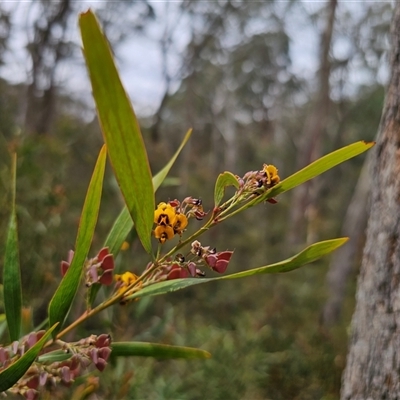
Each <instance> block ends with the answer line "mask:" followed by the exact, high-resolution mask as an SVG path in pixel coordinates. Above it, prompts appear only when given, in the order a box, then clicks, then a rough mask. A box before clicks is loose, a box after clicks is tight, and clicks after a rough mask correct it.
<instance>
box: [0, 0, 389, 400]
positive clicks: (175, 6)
mask: <svg viewBox="0 0 400 400" xmlns="http://www.w3.org/2000/svg"><path fill="white" fill-rule="evenodd" d="M89 5H90V6H91V7H92V8H93V9H94V10H95V11H96V13H97V15H98V17H99V18H100V19H101V21H102V24H103V27H104V29H105V31H106V33H107V35H108V38H109V40H110V42H111V45H112V47H113V49H114V51H115V53H116V57H117V61H118V62H119V63H120V65H123V66H124V68H126V67H128V68H129V64H128V65H127V63H131V64H132V71H133V70H134V64H135V63H139V64H140V63H142V62H143V60H144V59H145V58H146V57H150V55H148V54H146V53H145V52H143V53H142V52H138V53H136V54H135V53H132V51H133V49H134V46H132V43H133V42H136V43H140V42H143V43H146V41H151V43H152V46H153V48H155V49H157V60H158V63H157V65H155V69H156V67H157V68H158V69H159V73H158V74H156V73H155V72H151V71H147V73H148V74H149V75H148V76H147V77H146V76H144V77H142V76H130V77H129V76H128V75H124V80H126V81H127V87H130V86H132V87H133V88H134V87H135V84H137V85H139V86H140V85H141V87H143V86H144V87H145V85H142V84H141V82H142V81H143V80H146V79H147V80H146V82H147V81H149V80H150V81H151V79H152V73H154V76H155V78H154V82H153V85H154V86H156V92H157V93H158V98H157V99H156V100H155V101H153V102H152V104H151V106H149V101H148V100H146V89H143V88H142V89H141V91H140V93H139V94H138V92H135V91H134V90H133V93H131V94H132V98H133V100H134V107H135V109H136V110H137V111H138V116H139V119H140V122H141V126H142V132H143V135H144V137H145V141H146V145H147V148H148V152H149V157H150V161H151V168H152V171H153V174H154V173H156V172H157V171H158V170H159V169H160V168H162V167H163V166H164V165H165V163H166V162H167V161H168V160H169V158H170V157H171V156H172V154H173V152H174V151H175V149H176V148H177V147H178V145H179V143H180V141H181V139H182V138H183V136H184V133H185V132H186V131H187V130H188V128H190V127H192V128H193V129H194V133H193V136H192V138H191V139H190V141H189V144H188V145H187V146H186V148H185V149H184V151H183V153H182V155H181V156H180V158H179V159H178V161H177V163H176V165H175V166H174V168H173V171H172V173H171V174H170V178H169V179H168V180H167V182H166V185H165V186H164V187H162V188H161V189H160V190H159V191H158V192H157V199H156V200H157V201H165V200H168V199H174V198H178V199H183V198H184V197H186V196H189V195H191V196H193V197H199V198H202V199H203V204H204V206H205V209H209V208H210V207H212V195H213V188H214V182H215V179H216V177H217V175H218V174H219V173H220V172H222V171H224V170H230V171H232V172H233V173H235V174H238V175H243V174H244V173H245V172H246V171H248V170H255V169H260V168H261V167H262V164H263V163H268V164H270V163H272V164H275V165H276V166H277V167H278V168H279V175H280V176H281V178H285V177H286V176H288V175H290V174H291V173H293V172H295V171H296V170H297V169H299V168H301V167H303V166H305V165H306V164H308V163H310V162H311V161H312V160H315V159H316V158H318V157H320V156H322V155H323V154H325V153H327V152H330V151H333V150H335V149H337V148H339V147H341V146H344V145H346V144H349V143H351V142H354V141H357V140H362V139H365V140H373V139H374V137H375V134H376V132H377V128H378V125H379V119H380V115H381V109H382V104H383V98H384V85H385V83H386V79H387V75H388V71H387V69H388V67H387V59H386V53H387V50H388V48H389V42H388V33H389V24H390V20H391V16H392V5H391V3H390V2H384V1H382V2H378V1H376V2H356V3H353V2H345V1H336V0H329V1H325V2H318V3H314V2H307V1H261V2H252V1H233V0H232V1H231V0H221V1H211V2H204V1H201V0H182V1H179V2H152V1H146V0H136V1H134V0H130V1H120V2H115V1H102V2H95V1H93V2H75V1H72V0H60V1H52V0H36V1H33V0H32V1H31V2H23V1H18V0H15V1H13V2H8V3H1V4H0V77H1V78H0V141H1V144H0V185H1V186H0V187H1V188H0V228H1V229H0V250H1V252H3V249H4V240H5V238H4V232H5V228H6V224H7V221H8V215H9V211H10V209H9V204H10V198H9V197H10V190H9V183H10V180H9V176H10V155H9V154H10V152H11V151H16V152H17V153H18V172H17V174H18V180H17V204H18V209H17V210H18V221H19V239H20V251H21V254H20V257H21V267H22V280H23V284H24V286H23V287H24V293H23V296H24V304H25V306H26V309H25V313H24V317H25V320H24V324H25V326H24V329H25V332H28V331H29V330H31V329H32V328H33V326H36V325H37V324H38V323H40V322H41V321H42V320H43V319H44V318H45V315H46V309H47V305H48V301H49V299H50V298H51V296H52V294H53V292H54V290H55V288H56V287H57V284H58V282H59V281H60V279H61V277H60V269H59V265H60V261H61V260H62V259H65V258H66V256H67V252H68V250H69V249H70V248H72V247H73V243H74V241H75V235H76V231H77V226H78V225H77V224H78V220H79V215H80V211H81V208H82V205H83V200H84V196H85V193H86V189H87V185H88V182H89V179H90V175H91V172H92V170H93V166H94V163H95V160H96V157H97V154H98V150H99V148H100V146H101V144H102V137H101V134H100V131H99V126H98V123H97V119H96V117H95V113H94V104H93V101H92V99H91V98H90V88H89V84H88V79H87V78H86V76H85V75H84V66H83V57H82V55H81V52H80V42H79V35H78V28H77V17H78V13H79V12H80V11H83V10H84V9H85V8H87V7H88V6H89ZM84 7H85V8H84ZM301 45H303V46H306V45H308V47H307V48H308V49H310V48H311V49H313V51H312V52H311V53H307V52H304V54H303V48H302V47H301ZM16 48H18V49H19V50H18V52H17V51H16ZM21 60H22V61H21ZM21 62H22V69H21ZM18 63H19V64H18ZM124 63H125V64H124ZM18 71H19V72H18ZM21 71H25V74H21V73H20V72H21ZM17 72H18V73H17ZM80 75H81V76H82V77H83V78H82V82H84V83H82V85H81V86H79V85H78V86H77V85H76V84H75V85H73V84H72V83H71V82H73V78H74V77H76V76H78V77H79V76H80ZM149 77H150V78H149ZM128 78H129V79H128ZM71 79H72V80H71ZM75 82H80V81H79V79H77V80H75ZM132 82H133V83H132ZM85 88H87V90H84V89H85ZM154 90H155V89H154V88H149V92H152V93H153V92H154ZM138 96H139V97H140V96H143V97H144V98H143V100H141V99H140V98H139V97H138ZM367 166H368V157H364V156H360V157H357V158H356V159H354V160H351V161H350V162H347V163H345V164H343V165H340V166H339V167H336V168H335V169H334V170H333V171H329V172H327V173H326V174H325V175H323V176H322V177H320V178H319V179H316V180H314V181H312V182H311V183H309V184H307V185H303V186H302V187H301V188H299V189H298V190H295V191H292V192H290V193H287V194H284V195H282V197H281V198H278V201H279V202H278V204H276V205H272V204H266V205H263V206H259V207H258V208H256V209H252V210H248V211H247V212H246V213H245V214H242V215H240V216H238V217H236V218H233V219H232V220H229V221H227V222H226V223H224V224H222V225H221V226H218V227H217V228H216V229H214V230H213V231H211V232H209V234H208V236H207V238H204V239H202V243H203V244H210V245H211V246H215V247H217V249H219V250H225V249H235V254H234V257H233V259H232V261H231V263H230V265H229V269H230V271H229V272H236V271H239V270H243V269H247V268H250V267H257V266H262V265H266V264H268V263H271V262H274V261H278V260H280V259H284V258H287V257H289V256H291V255H293V254H295V253H296V252H297V251H298V250H300V249H301V248H303V247H305V246H306V245H307V244H309V243H311V242H314V241H316V240H324V239H329V238H334V237H338V236H341V235H349V236H350V237H351V241H350V242H349V243H347V244H346V246H345V247H343V249H341V250H340V251H338V252H336V254H335V255H334V256H333V257H331V258H330V259H328V258H325V259H324V260H322V261H319V262H317V263H315V265H313V266H307V267H305V268H303V269H300V270H298V271H295V272H292V273H289V274H286V275H277V276H265V277H263V278H262V279H251V278H248V279H247V280H244V281H241V282H224V284H223V285H222V284H212V285H209V286H201V287H194V288H189V289H186V290H184V291H181V292H179V293H175V294H170V295H168V296H162V297H156V298H151V299H143V300H142V301H139V302H137V303H134V304H130V305H128V306H125V307H116V308H114V309H113V310H112V311H110V312H107V313H104V314H102V315H100V316H99V317H98V318H97V319H94V320H92V322H91V323H90V324H87V325H85V326H82V327H80V328H79V329H78V332H77V333H76V336H75V337H76V339H79V338H80V337H83V336H85V335H88V334H90V333H103V332H107V333H108V332H113V337H114V338H115V339H118V340H128V339H129V340H143V341H153V342H162V343H168V344H176V345H187V346H194V347H201V348H203V349H206V350H208V351H210V352H211V353H212V355H213V357H212V359H210V360H207V361H179V360H178V361H162V362H161V361H156V360H152V359H140V358H131V359H121V360H117V361H116V362H115V363H114V364H113V366H112V367H110V368H109V369H107V370H106V372H104V373H103V374H102V375H100V379H99V382H98V384H99V386H100V388H99V391H98V393H99V398H104V399H125V398H126V399H133V398H137V399H182V400H184V399H188V400H189V399H190V400H192V399H206V398H207V399H221V400H222V399H223V400H225V399H248V400H257V399H260V400H261V399H273V400H280V399H282V400H287V399H302V400H304V399H324V400H331V399H337V398H338V397H339V390H340V380H341V373H342V371H343V368H344V366H345V361H346V352H347V339H348V328H349V323H350V318H351V315H352V312H353V307H354V291H355V282H356V276H357V270H358V265H359V258H360V254H361V251H362V246H363V243H364V230H365V226H366V221H367V215H368V190H369V175H368V168H367ZM107 176H108V178H107V179H106V181H105V188H104V197H103V203H102V208H101V214H100V218H99V224H98V228H97V233H96V237H95V242H94V243H93V248H92V252H91V255H94V254H96V253H97V251H98V250H99V249H100V248H101V246H102V243H103V241H104V239H105V237H106V235H107V233H108V230H109V229H110V227H111V225H112V223H113V221H114V219H115V218H116V216H117V215H118V213H119V211H120V210H121V208H122V200H121V197H120V195H119V193H118V187H117V185H116V182H115V180H114V179H113V177H112V174H111V171H108V175H107ZM192 224H193V223H192ZM129 244H130V247H129V249H128V250H126V251H124V252H123V253H122V254H121V255H119V258H118V259H117V264H118V266H119V268H120V269H121V270H125V269H131V270H133V271H135V272H139V271H141V270H142V269H143V268H144V267H145V265H146V263H147V259H146V256H145V254H144V252H143V251H141V249H140V243H139V241H138V240H137V239H136V237H135V235H134V233H132V234H131V236H130V237H129ZM2 261H3V260H2V259H1V260H0V263H2ZM76 301H77V306H76V307H75V308H74V310H76V311H74V312H76V315H74V313H72V314H71V315H70V318H71V319H73V318H74V317H76V316H77V315H78V313H79V312H81V311H82V310H83V307H84V288H82V291H81V292H80V294H78V298H77V300H76ZM1 307H2V306H1V302H0V311H1ZM2 335H3V337H0V340H1V341H4V340H7V338H6V337H5V333H4V332H3V333H2ZM81 384H82V385H83V384H84V383H82V382H81ZM72 390H74V388H69V389H66V392H65V393H61V394H58V395H56V394H54V396H53V397H52V398H58V397H57V396H59V398H65V396H66V395H67V394H66V393H71V392H72Z"/></svg>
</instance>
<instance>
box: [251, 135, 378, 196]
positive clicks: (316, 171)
mask: <svg viewBox="0 0 400 400" xmlns="http://www.w3.org/2000/svg"><path fill="white" fill-rule="evenodd" d="M374 145H375V142H366V141H364V140H362V141H359V142H356V143H353V144H350V145H348V146H345V147H342V148H341V149H339V150H336V151H333V152H332V153H329V154H327V155H326V156H323V157H321V158H319V159H318V160H316V161H314V162H313V163H311V164H309V165H307V166H306V167H304V168H303V169H301V170H300V171H297V172H296V173H294V174H293V175H291V176H289V177H288V178H286V179H284V180H283V181H281V182H280V183H278V184H277V185H276V186H274V187H273V188H271V189H270V190H268V191H267V192H266V193H264V194H263V195H262V196H260V197H259V198H258V200H257V203H259V202H262V201H263V200H266V199H270V198H272V197H275V196H277V195H278V194H281V193H284V192H287V191H288V190H290V189H293V188H295V187H296V186H299V185H301V184H302V183H304V182H307V181H309V180H310V179H312V178H315V177H316V176H318V175H321V174H322V173H324V172H326V171H328V170H329V169H331V168H333V167H335V166H336V165H338V164H341V163H342V162H344V161H347V160H349V159H350V158H353V157H355V156H358V155H359V154H361V153H364V151H367V150H368V149H370V148H371V147H372V146H374Z"/></svg>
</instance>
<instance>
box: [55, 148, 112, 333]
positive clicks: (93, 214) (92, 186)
mask: <svg viewBox="0 0 400 400" xmlns="http://www.w3.org/2000/svg"><path fill="white" fill-rule="evenodd" d="M106 156H107V149H106V146H105V145H104V146H103V147H102V149H101V150H100V153H99V157H98V159H97V162H96V166H95V168H94V171H93V175H92V178H91V180H90V183H89V188H88V191H87V194H86V199H85V203H84V205H83V210H82V215H81V220H80V224H79V229H78V234H77V238H76V243H75V253H74V257H73V259H72V262H71V265H70V266H69V268H68V270H67V273H66V274H65V276H64V278H63V279H62V281H61V283H60V285H59V286H58V288H57V290H56V292H55V293H54V295H53V298H52V299H51V301H50V305H49V321H50V325H54V324H55V323H56V322H61V324H60V325H59V328H61V326H62V323H63V321H64V319H65V318H66V316H67V314H68V311H69V309H70V307H71V304H72V301H73V299H74V297H75V294H76V292H77V290H78V287H79V281H80V279H81V276H82V271H83V266H84V264H85V260H86V257H87V255H88V253H89V249H90V245H91V243H92V239H93V234H94V229H95V226H96V222H97V217H98V213H99V208H100V200H101V192H102V188H103V178H104V169H105V164H106Z"/></svg>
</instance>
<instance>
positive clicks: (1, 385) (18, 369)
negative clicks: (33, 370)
mask: <svg viewBox="0 0 400 400" xmlns="http://www.w3.org/2000/svg"><path fill="white" fill-rule="evenodd" d="M56 326H57V324H55V325H54V326H52V327H51V328H50V329H49V330H48V331H47V332H46V333H45V334H44V335H43V336H42V338H41V339H40V340H39V341H38V342H37V343H36V344H35V345H34V346H32V347H31V348H30V349H29V350H28V351H27V352H26V353H25V354H24V355H23V356H22V357H21V358H19V359H18V360H17V361H16V362H14V363H12V364H11V365H10V366H9V367H7V368H6V369H4V370H3V371H1V372H0V393H1V392H4V391H6V390H7V389H9V388H10V387H12V386H13V385H14V384H15V383H17V382H18V380H19V379H20V378H22V377H23V376H24V374H25V372H26V371H27V370H28V368H29V367H30V366H31V364H32V363H33V362H34V361H35V359H36V357H37V356H38V354H39V352H40V350H41V349H42V347H43V346H44V344H45V343H46V342H47V340H48V338H49V336H50V334H51V333H52V332H53V331H54V329H55V328H56Z"/></svg>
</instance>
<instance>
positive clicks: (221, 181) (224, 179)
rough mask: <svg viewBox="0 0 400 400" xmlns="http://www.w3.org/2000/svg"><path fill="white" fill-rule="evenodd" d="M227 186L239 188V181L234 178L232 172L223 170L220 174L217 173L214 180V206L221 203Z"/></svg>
mask: <svg viewBox="0 0 400 400" xmlns="http://www.w3.org/2000/svg"><path fill="white" fill-rule="evenodd" d="M228 186H234V187H235V188H236V189H239V182H238V180H237V179H236V177H235V175H233V174H232V172H229V171H225V172H224V173H222V174H219V175H218V178H217V181H216V182H215V190H214V204H215V207H218V206H219V204H220V203H221V201H222V199H223V197H224V194H225V189H226V188H227V187H228Z"/></svg>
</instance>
